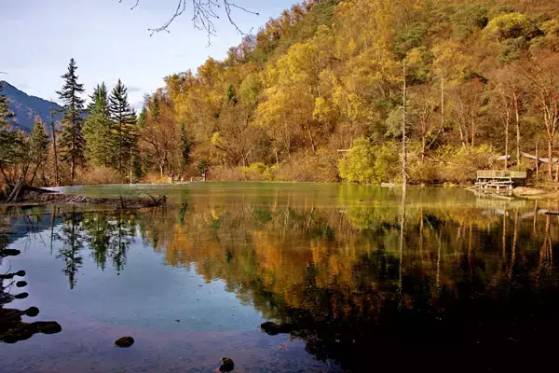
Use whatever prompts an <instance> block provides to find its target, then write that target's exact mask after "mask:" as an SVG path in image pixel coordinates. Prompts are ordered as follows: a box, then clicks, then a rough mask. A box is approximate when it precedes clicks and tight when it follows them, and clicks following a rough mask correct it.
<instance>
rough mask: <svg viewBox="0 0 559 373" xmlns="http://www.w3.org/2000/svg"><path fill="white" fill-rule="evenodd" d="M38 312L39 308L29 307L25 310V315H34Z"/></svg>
mask: <svg viewBox="0 0 559 373" xmlns="http://www.w3.org/2000/svg"><path fill="white" fill-rule="evenodd" d="M38 314H39V309H38V308H37V307H29V308H28V309H27V310H25V315H26V316H29V317H35V316H37V315H38Z"/></svg>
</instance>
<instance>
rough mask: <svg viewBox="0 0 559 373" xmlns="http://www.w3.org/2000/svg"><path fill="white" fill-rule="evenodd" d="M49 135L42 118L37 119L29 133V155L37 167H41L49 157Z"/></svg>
mask: <svg viewBox="0 0 559 373" xmlns="http://www.w3.org/2000/svg"><path fill="white" fill-rule="evenodd" d="M49 143H50V140H49V136H48V134H47V131H46V129H45V126H44V125H43V122H42V121H41V120H37V121H36V122H35V125H34V126H33V129H32V131H31V134H30V135H29V157H30V159H31V161H32V162H33V163H35V165H36V167H40V166H41V165H42V164H43V163H44V162H45V161H46V159H47V155H48V148H49Z"/></svg>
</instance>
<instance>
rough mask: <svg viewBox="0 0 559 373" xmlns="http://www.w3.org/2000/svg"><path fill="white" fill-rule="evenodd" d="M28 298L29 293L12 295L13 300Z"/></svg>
mask: <svg viewBox="0 0 559 373" xmlns="http://www.w3.org/2000/svg"><path fill="white" fill-rule="evenodd" d="M28 296H29V293H20V294H16V295H14V298H15V299H25V298H27V297H28Z"/></svg>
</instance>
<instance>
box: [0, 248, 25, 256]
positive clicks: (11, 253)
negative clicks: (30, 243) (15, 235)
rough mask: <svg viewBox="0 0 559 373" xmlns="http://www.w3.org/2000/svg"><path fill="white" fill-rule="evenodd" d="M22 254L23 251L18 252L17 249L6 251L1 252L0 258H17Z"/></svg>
mask: <svg viewBox="0 0 559 373" xmlns="http://www.w3.org/2000/svg"><path fill="white" fill-rule="evenodd" d="M19 254H21V251H19V250H16V249H4V250H0V257H5V256H16V255H19Z"/></svg>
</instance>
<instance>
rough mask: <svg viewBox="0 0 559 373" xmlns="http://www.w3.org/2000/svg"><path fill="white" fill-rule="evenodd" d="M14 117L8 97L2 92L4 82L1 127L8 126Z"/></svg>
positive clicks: (1, 96) (1, 99) (0, 107)
mask: <svg viewBox="0 0 559 373" xmlns="http://www.w3.org/2000/svg"><path fill="white" fill-rule="evenodd" d="M13 117H14V113H13V112H12V111H11V110H10V105H9V102H8V98H7V97H6V96H4V95H3V94H2V84H0V129H5V128H7V127H8V126H9V124H10V120H11V119H12V118H13Z"/></svg>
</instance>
